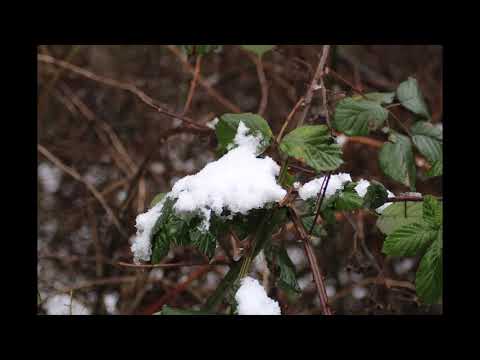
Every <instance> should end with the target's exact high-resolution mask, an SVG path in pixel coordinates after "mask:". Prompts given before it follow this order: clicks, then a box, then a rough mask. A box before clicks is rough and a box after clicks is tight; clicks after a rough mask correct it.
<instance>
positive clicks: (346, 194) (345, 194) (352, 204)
mask: <svg viewBox="0 0 480 360" xmlns="http://www.w3.org/2000/svg"><path fill="white" fill-rule="evenodd" d="M334 196H335V210H337V211H351V210H355V209H360V208H361V207H362V204H363V199H362V198H361V197H360V196H359V195H358V194H357V192H356V191H355V190H353V189H351V190H349V189H346V188H344V189H343V190H338V191H337V193H336V194H335V195H334Z"/></svg>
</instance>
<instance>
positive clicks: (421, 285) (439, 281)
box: [415, 231, 443, 304]
mask: <svg viewBox="0 0 480 360" xmlns="http://www.w3.org/2000/svg"><path fill="white" fill-rule="evenodd" d="M442 247H443V241H442V231H438V232H437V239H436V240H435V241H434V242H433V244H432V245H431V246H430V248H429V249H428V251H427V253H426V254H425V255H424V256H423V258H422V261H421V262H420V265H419V267H418V270H417V275H416V281H415V285H416V288H417V295H418V296H419V298H420V299H421V300H422V301H423V302H424V303H427V304H436V303H438V301H439V300H440V299H441V297H442V290H443V261H442Z"/></svg>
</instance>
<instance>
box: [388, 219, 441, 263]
mask: <svg viewBox="0 0 480 360" xmlns="http://www.w3.org/2000/svg"><path fill="white" fill-rule="evenodd" d="M436 236H437V231H433V230H432V229H431V228H429V227H428V226H426V225H425V224H422V223H411V224H406V225H403V226H401V227H399V228H397V229H396V230H395V231H393V232H392V233H390V235H388V236H387V237H386V239H385V242H384V243H383V249H382V251H383V252H384V253H385V254H387V255H390V256H416V255H417V254H418V253H419V252H420V251H422V250H423V249H425V248H426V247H428V246H429V245H430V243H431V241H432V240H433V239H434V238H435V237H436Z"/></svg>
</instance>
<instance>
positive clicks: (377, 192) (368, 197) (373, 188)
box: [363, 180, 388, 209]
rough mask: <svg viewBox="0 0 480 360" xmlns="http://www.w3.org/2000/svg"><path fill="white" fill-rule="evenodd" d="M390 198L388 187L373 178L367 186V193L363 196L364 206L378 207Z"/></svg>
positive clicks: (368, 207)
mask: <svg viewBox="0 0 480 360" xmlns="http://www.w3.org/2000/svg"><path fill="white" fill-rule="evenodd" d="M387 199H388V193H387V189H386V188H385V186H383V184H381V183H379V182H378V181H375V180H372V181H371V182H370V185H369V186H368V188H367V193H366V194H365V196H364V197H363V207H365V208H367V209H376V208H378V207H380V206H382V205H383V204H385V202H386V201H387Z"/></svg>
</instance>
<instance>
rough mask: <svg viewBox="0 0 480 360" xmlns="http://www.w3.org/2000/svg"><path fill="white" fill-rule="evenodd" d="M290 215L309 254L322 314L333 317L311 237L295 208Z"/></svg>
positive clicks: (291, 209)
mask: <svg viewBox="0 0 480 360" xmlns="http://www.w3.org/2000/svg"><path fill="white" fill-rule="evenodd" d="M288 210H289V215H290V218H291V219H292V221H293V224H294V225H295V229H296V230H297V233H298V235H299V236H300V239H301V240H302V241H303V246H304V248H305V252H306V254H307V258H308V262H309V264H310V268H311V269H312V274H313V280H314V281H315V286H316V288H317V293H318V296H319V298H320V304H321V307H322V312H323V314H324V315H332V311H331V309H330V306H329V304H328V296H327V291H326V288H325V283H324V279H323V276H322V273H321V271H320V268H319V266H318V262H317V258H316V256H315V250H314V249H313V246H312V243H311V241H310V238H309V235H308V234H307V232H306V230H305V227H304V226H303V223H302V222H301V221H300V218H299V217H298V214H297V213H296V211H295V209H294V208H293V207H289V208H288Z"/></svg>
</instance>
